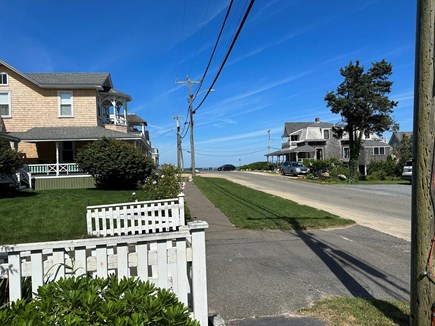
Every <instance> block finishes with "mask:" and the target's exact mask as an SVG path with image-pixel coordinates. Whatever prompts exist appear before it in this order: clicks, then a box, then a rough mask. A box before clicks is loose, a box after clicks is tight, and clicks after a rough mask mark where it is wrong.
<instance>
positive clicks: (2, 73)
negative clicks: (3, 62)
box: [0, 72, 9, 86]
mask: <svg viewBox="0 0 435 326" xmlns="http://www.w3.org/2000/svg"><path fill="white" fill-rule="evenodd" d="M2 75H6V84H1V83H0V86H9V75H8V74H7V73H6V72H0V76H2ZM0 80H1V79H0Z"/></svg>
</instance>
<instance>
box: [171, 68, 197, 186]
mask: <svg viewBox="0 0 435 326" xmlns="http://www.w3.org/2000/svg"><path fill="white" fill-rule="evenodd" d="M175 83H176V84H185V85H187V90H188V96H187V102H188V103H189V127H190V168H191V170H192V172H191V173H192V177H194V176H196V167H195V144H194V141H193V109H192V103H193V100H194V99H195V96H194V95H193V94H192V85H193V84H199V83H200V81H198V80H191V79H190V78H189V76H187V78H186V81H183V82H181V81H176V82H175Z"/></svg>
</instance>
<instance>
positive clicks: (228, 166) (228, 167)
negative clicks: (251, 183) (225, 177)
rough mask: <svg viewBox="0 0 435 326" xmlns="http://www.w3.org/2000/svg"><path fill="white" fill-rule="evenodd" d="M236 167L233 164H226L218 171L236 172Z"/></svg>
mask: <svg viewBox="0 0 435 326" xmlns="http://www.w3.org/2000/svg"><path fill="white" fill-rule="evenodd" d="M235 169H236V167H235V166H234V165H232V164H224V165H222V166H220V167H218V171H234V170H235Z"/></svg>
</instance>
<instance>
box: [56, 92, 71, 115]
mask: <svg viewBox="0 0 435 326" xmlns="http://www.w3.org/2000/svg"><path fill="white" fill-rule="evenodd" d="M58 94H59V116H60V117H72V116H73V106H72V99H73V96H72V92H59V93H58Z"/></svg>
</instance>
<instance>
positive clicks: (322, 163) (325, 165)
mask: <svg viewBox="0 0 435 326" xmlns="http://www.w3.org/2000/svg"><path fill="white" fill-rule="evenodd" d="M304 165H305V166H306V167H308V168H310V172H311V173H313V174H315V173H318V172H319V173H321V172H325V171H328V172H331V171H332V170H334V169H335V168H337V167H339V166H343V164H342V163H341V162H340V160H339V159H337V158H335V157H332V158H328V159H326V160H315V159H305V160H304Z"/></svg>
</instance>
